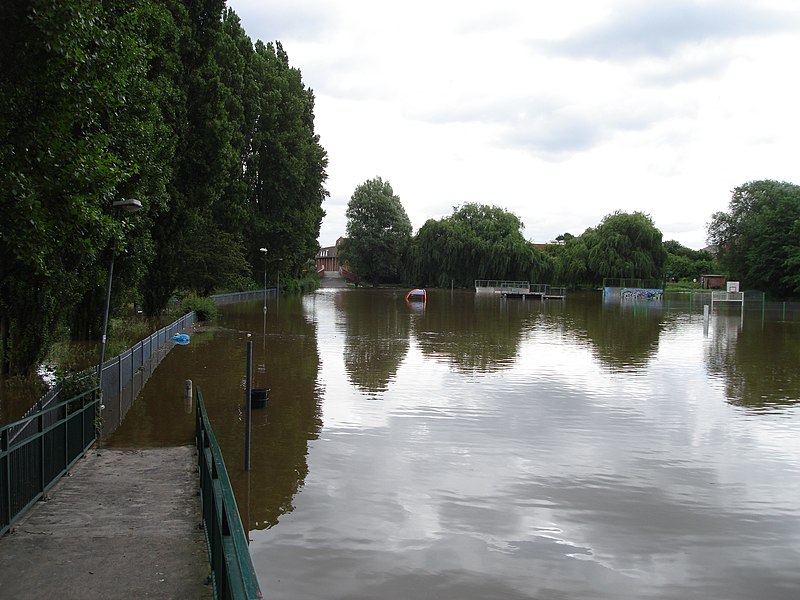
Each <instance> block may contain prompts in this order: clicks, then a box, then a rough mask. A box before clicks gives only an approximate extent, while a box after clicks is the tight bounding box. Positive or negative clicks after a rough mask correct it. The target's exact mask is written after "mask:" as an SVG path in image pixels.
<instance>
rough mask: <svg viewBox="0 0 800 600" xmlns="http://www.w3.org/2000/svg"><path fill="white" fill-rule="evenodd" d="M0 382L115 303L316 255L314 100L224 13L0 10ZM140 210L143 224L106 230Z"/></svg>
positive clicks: (90, 1)
mask: <svg viewBox="0 0 800 600" xmlns="http://www.w3.org/2000/svg"><path fill="white" fill-rule="evenodd" d="M0 73H2V79H0V214H2V218H1V220H0V338H2V346H0V366H2V370H3V371H4V372H9V371H11V372H25V371H27V370H29V369H30V368H31V367H33V366H34V365H35V364H36V363H37V361H38V360H39V359H40V358H41V356H42V354H43V352H44V351H45V350H46V348H47V345H48V343H49V341H50V337H51V335H52V332H53V331H54V330H55V329H56V328H57V326H58V325H59V324H63V323H68V324H69V326H70V331H71V334H72V335H73V336H74V337H78V338H94V339H96V338H97V337H98V335H99V328H100V323H101V322H102V316H101V314H102V304H103V295H104V294H103V291H104V287H105V278H106V274H107V272H108V268H109V263H110V260H111V258H112V257H116V264H115V267H114V305H115V307H119V306H121V305H123V304H124V303H126V302H132V301H136V302H141V303H142V304H143V307H144V309H145V312H146V313H147V314H150V315H155V314H158V313H160V312H161V311H162V310H163V309H164V308H165V307H166V305H167V303H168V301H169V300H170V298H171V297H172V296H173V294H174V292H175V291H176V290H178V289H185V290H190V291H194V292H196V293H198V294H200V295H206V294H208V293H209V292H211V291H212V290H214V289H218V288H221V287H225V286H227V285H232V282H237V283H240V282H241V281H242V280H243V279H244V280H246V279H250V278H252V275H253V273H254V272H255V273H259V272H260V271H261V269H262V267H263V255H262V254H261V253H259V251H258V249H259V248H261V247H267V248H269V250H270V252H269V261H270V262H271V263H272V266H273V267H275V266H276V265H277V264H280V265H281V270H282V271H283V272H284V273H286V274H299V273H300V272H301V271H302V270H303V269H304V268H305V266H306V264H307V260H308V259H309V258H311V257H313V255H314V253H315V251H316V248H317V246H316V239H317V236H318V234H319V227H320V223H321V220H322V216H323V210H322V200H323V199H324V197H325V195H326V192H325V190H324V188H323V184H324V182H325V179H326V172H325V170H326V167H327V157H326V153H325V150H324V149H323V148H322V147H321V146H320V144H319V139H318V137H317V135H316V134H315V132H314V115H313V110H314V95H313V93H312V91H311V90H309V89H308V88H306V87H305V86H304V84H303V82H302V79H301V77H300V72H299V71H298V70H297V69H294V68H292V67H291V66H290V65H289V60H288V56H287V55H286V53H285V52H284V51H283V49H282V47H281V46H280V44H279V43H275V44H263V43H261V42H257V43H256V44H255V45H254V44H253V43H252V42H251V40H250V39H249V38H248V37H247V36H246V34H245V32H244V30H243V29H242V28H241V25H240V22H239V19H238V17H237V16H236V15H235V14H234V13H233V11H231V10H226V9H225V2H224V0H136V1H134V0H70V1H69V2H60V1H56V0H41V1H38V2H4V3H2V4H0ZM123 198H137V199H139V200H141V202H142V204H143V207H144V208H143V210H141V211H139V212H138V213H137V214H136V215H134V216H131V217H123V215H118V214H114V212H113V209H112V204H113V202H114V201H116V200H119V199H123Z"/></svg>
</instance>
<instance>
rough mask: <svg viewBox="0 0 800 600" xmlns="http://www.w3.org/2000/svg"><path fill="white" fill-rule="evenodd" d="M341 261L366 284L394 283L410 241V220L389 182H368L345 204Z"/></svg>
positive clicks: (370, 180)
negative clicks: (345, 232) (345, 235)
mask: <svg viewBox="0 0 800 600" xmlns="http://www.w3.org/2000/svg"><path fill="white" fill-rule="evenodd" d="M345 214H346V216H347V240H345V241H343V244H342V246H341V248H340V253H341V256H342V260H344V261H346V262H347V263H348V265H349V266H350V269H351V270H352V271H353V272H354V273H356V274H358V275H360V276H361V277H363V278H364V280H365V281H367V282H369V283H372V284H377V283H380V282H382V281H397V280H398V279H399V277H400V274H401V269H402V266H403V259H404V257H405V255H406V252H407V249H408V245H409V243H410V241H411V230H412V228H411V220H410V219H409V218H408V215H407V214H406V211H405V209H404V208H403V205H402V203H401V202H400V198H399V197H398V196H397V195H395V193H394V191H393V190H392V186H391V185H390V184H389V182H388V181H383V179H381V178H380V177H376V178H375V179H369V180H367V181H365V182H364V183H362V184H361V185H359V186H358V187H356V189H355V191H354V192H353V195H352V196H351V198H350V202H349V203H348V204H347V211H346V213H345Z"/></svg>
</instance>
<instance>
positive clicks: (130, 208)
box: [97, 198, 142, 395]
mask: <svg viewBox="0 0 800 600" xmlns="http://www.w3.org/2000/svg"><path fill="white" fill-rule="evenodd" d="M111 207H112V209H118V210H121V211H124V212H127V213H134V212H136V211H137V210H139V209H141V208H142V203H141V202H140V201H139V200H136V199H135V198H124V199H122V200H115V201H114V202H113V203H112V204H111ZM115 254H116V252H115V251H114V249H112V251H111V259H110V260H109V261H108V279H107V280H106V306H105V310H104V311H103V337H102V338H100V362H99V363H98V364H97V383H98V385H100V387H101V390H100V394H101V395H102V393H103V392H102V385H103V360H105V356H106V337H107V335H108V313H109V311H110V309H111V283H112V281H113V279H114V256H115Z"/></svg>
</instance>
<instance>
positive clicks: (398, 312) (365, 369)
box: [336, 290, 409, 392]
mask: <svg viewBox="0 0 800 600" xmlns="http://www.w3.org/2000/svg"><path fill="white" fill-rule="evenodd" d="M403 304H404V301H403V295H402V294H401V293H400V292H399V291H396V290H391V291H388V290H352V291H350V292H347V293H342V294H338V295H337V296H336V307H337V309H338V311H339V313H341V314H343V315H344V319H342V321H341V323H340V324H339V327H340V328H343V329H344V333H345V342H344V367H345V370H346V372H347V375H348V377H349V379H350V381H351V382H352V383H353V385H355V386H356V387H357V388H358V389H360V390H362V391H364V392H384V391H386V390H387V389H388V385H389V382H390V381H392V380H393V379H394V377H395V376H396V374H397V369H398V368H399V367H400V363H402V362H403V359H404V358H405V356H406V354H407V353H408V346H409V343H408V328H409V326H408V321H409V316H408V314H406V313H405V312H404V311H403V310H402V308H403Z"/></svg>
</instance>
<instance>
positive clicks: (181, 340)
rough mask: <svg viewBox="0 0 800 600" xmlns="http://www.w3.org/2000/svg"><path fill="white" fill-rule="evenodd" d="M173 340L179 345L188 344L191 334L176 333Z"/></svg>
mask: <svg viewBox="0 0 800 600" xmlns="http://www.w3.org/2000/svg"><path fill="white" fill-rule="evenodd" d="M172 341H173V342H175V343H176V344H178V345H179V346H186V345H188V344H189V334H188V333H176V334H175V335H173V336H172Z"/></svg>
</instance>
